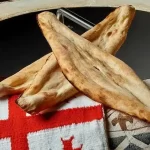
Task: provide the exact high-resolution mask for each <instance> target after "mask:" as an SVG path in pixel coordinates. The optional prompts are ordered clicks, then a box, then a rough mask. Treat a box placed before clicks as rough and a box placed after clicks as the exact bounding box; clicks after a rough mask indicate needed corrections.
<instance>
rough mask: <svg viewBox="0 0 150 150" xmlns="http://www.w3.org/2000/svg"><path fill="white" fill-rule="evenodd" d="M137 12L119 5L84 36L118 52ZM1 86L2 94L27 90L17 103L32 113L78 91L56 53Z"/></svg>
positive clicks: (59, 101) (108, 50) (113, 51)
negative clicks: (62, 67) (61, 66)
mask: <svg viewBox="0 0 150 150" xmlns="http://www.w3.org/2000/svg"><path fill="white" fill-rule="evenodd" d="M134 15H135V9H134V8H133V7H131V6H122V7H119V8H117V9H116V10H115V11H114V12H112V13H110V14H109V15H108V16H107V17H106V18H105V19H104V20H103V21H101V22H100V23H98V24H97V25H96V26H95V27H93V28H92V29H90V30H89V31H87V32H85V33H84V34H83V35H82V37H83V38H85V39H87V40H89V41H91V42H92V43H93V44H94V45H96V46H98V47H100V48H101V49H103V50H105V51H107V52H109V53H111V54H115V53H116V52H117V51H118V49H119V48H120V47H121V45H122V44H123V43H124V41H125V39H126V36H127V32H128V29H129V27H130V25H131V22H132V20H133V18H134ZM54 18H55V17H54ZM51 19H53V17H52V18H51ZM124 20H125V21H124ZM52 21H53V20H52ZM56 23H57V22H56ZM118 27H119V28H118ZM58 28H59V27H58ZM112 35H113V36H112ZM0 86H1V89H0V96H4V95H8V94H9V95H10V94H15V93H18V92H23V91H24V93H23V94H22V95H21V97H20V98H19V99H18V100H17V103H18V105H19V106H20V107H21V108H23V109H24V110H25V111H27V112H28V113H37V112H39V111H41V110H44V109H46V108H52V107H53V106H54V105H56V104H57V103H61V102H62V101H64V100H65V99H67V98H70V97H71V96H73V95H75V94H76V93H77V92H78V90H76V89H75V88H74V87H73V86H72V85H71V84H70V83H69V82H68V80H66V78H65V77H64V75H63V74H62V72H61V69H60V67H59V65H58V62H57V60H56V58H55V56H54V55H53V53H50V54H48V55H46V56H44V57H43V58H41V59H39V60H38V61H36V62H34V63H33V64H31V65H30V66H28V67H26V68H24V69H22V70H21V71H20V72H18V73H17V74H15V75H13V76H11V77H9V78H7V79H6V80H4V81H2V82H1V83H0ZM25 89H26V90H25Z"/></svg>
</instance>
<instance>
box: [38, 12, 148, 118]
mask: <svg viewBox="0 0 150 150" xmlns="http://www.w3.org/2000/svg"><path fill="white" fill-rule="evenodd" d="M38 19H39V24H40V27H41V29H42V31H43V34H44V36H45V37H46V39H47V41H48V43H49V44H50V46H51V48H52V50H53V53H54V54H55V56H56V58H57V60H58V63H59V65H60V67H61V70H62V72H63V73H64V75H65V76H66V78H67V79H68V80H69V81H70V82H71V83H72V84H73V85H74V86H75V87H76V88H77V89H78V90H79V91H81V92H83V93H84V94H85V95H87V96H88V97H90V98H92V99H93V100H95V101H97V102H101V103H103V104H104V105H106V106H109V107H111V108H113V109H116V110H120V111H122V112H125V113H127V114H130V115H133V116H137V117H139V118H141V119H145V120H147V121H150V90H149V89H148V87H147V86H146V85H145V84H144V82H143V81H141V80H140V78H139V77H138V76H137V75H136V74H135V73H134V71H133V70H132V69H131V68H130V67H129V66H127V65H126V64H125V63H124V62H122V61H121V60H119V59H118V58H116V57H114V56H112V55H111V54H109V53H108V52H106V51H104V50H103V49H101V48H98V47H96V46H95V45H93V44H92V43H91V42H89V41H88V40H86V39H84V38H83V37H81V36H79V35H77V34H76V33H74V32H73V31H71V30H70V29H69V28H67V27H66V26H64V25H63V24H62V23H60V22H59V21H58V20H57V19H56V17H55V16H54V15H53V14H52V13H49V12H43V13H41V14H40V15H39V16H38ZM123 21H124V22H126V18H125V19H124V20H123ZM58 27H59V28H58ZM118 29H119V27H118ZM111 36H113V35H111Z"/></svg>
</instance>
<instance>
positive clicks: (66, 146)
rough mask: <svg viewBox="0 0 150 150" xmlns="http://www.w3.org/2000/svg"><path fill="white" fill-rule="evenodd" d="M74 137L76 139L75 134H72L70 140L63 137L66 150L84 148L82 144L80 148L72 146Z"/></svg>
mask: <svg viewBox="0 0 150 150" xmlns="http://www.w3.org/2000/svg"><path fill="white" fill-rule="evenodd" d="M73 139H74V136H72V137H71V138H70V139H69V140H63V139H62V138H61V141H62V142H63V145H64V150H81V149H82V145H81V146H80V147H79V148H75V149H73V147H72V140H73Z"/></svg>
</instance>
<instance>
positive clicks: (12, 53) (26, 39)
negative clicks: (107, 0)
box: [0, 8, 150, 79]
mask: <svg viewBox="0 0 150 150" xmlns="http://www.w3.org/2000/svg"><path fill="white" fill-rule="evenodd" d="M71 10H73V11H74V12H76V13H77V14H79V15H81V16H83V17H85V18H86V19H88V20H90V21H91V22H93V23H95V24H96V23H98V22H99V21H101V20H102V19H104V18H105V17H106V16H107V15H108V14H109V13H110V12H111V11H112V10H113V9H112V8H76V9H71ZM52 12H54V13H55V12H56V10H53V11H52ZM36 14H37V13H32V14H27V15H23V16H19V17H15V18H11V19H8V20H5V21H2V22H0V76H10V75H12V74H14V73H16V72H17V71H19V70H20V69H22V68H23V67H25V66H26V65H28V64H30V63H32V62H33V61H35V60H37V59H38V58H40V57H41V56H43V55H45V54H47V53H48V52H50V51H51V50H50V47H49V45H48V44H47V42H46V40H45V38H44V37H43V35H42V33H41V31H40V29H39V27H38V25H37V22H36ZM66 24H67V25H69V26H71V27H72V29H73V30H74V31H76V32H77V33H78V34H82V33H83V32H85V29H83V28H81V27H78V26H77V25H76V24H72V23H69V22H68V21H66ZM117 57H119V58H120V59H122V60H123V61H125V62H126V63H127V64H128V65H129V66H131V67H132V68H133V69H134V70H135V72H136V73H137V74H138V75H139V76H140V77H141V78H142V79H146V78H150V69H149V64H150V14H149V13H147V12H141V11H137V12H136V16H135V19H134V21H133V23H132V26H131V28H130V30H129V33H128V38H127V40H126V42H125V43H124V45H123V46H122V47H121V49H120V51H119V52H118V53H117Z"/></svg>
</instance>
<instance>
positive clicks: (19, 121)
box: [0, 94, 108, 150]
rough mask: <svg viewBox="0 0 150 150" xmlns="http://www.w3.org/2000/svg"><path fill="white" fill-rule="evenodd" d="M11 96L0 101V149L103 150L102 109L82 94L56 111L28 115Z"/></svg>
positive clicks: (105, 141)
mask: <svg viewBox="0 0 150 150" xmlns="http://www.w3.org/2000/svg"><path fill="white" fill-rule="evenodd" d="M17 97H18V96H17V95H14V96H12V97H10V98H9V99H7V98H5V99H1V100H0V150H28V149H29V150H107V149H108V143H107V136H106V133H105V131H106V129H105V124H104V114H103V107H102V105H101V104H99V103H96V102H94V101H92V100H91V99H89V98H88V97H86V96H84V95H80V94H79V95H77V96H76V97H74V98H72V99H71V100H68V101H67V102H66V104H64V105H63V106H62V107H61V108H59V109H58V110H57V111H56V112H53V113H48V114H46V115H34V116H31V115H29V114H27V113H25V112H24V111H23V110H21V109H20V108H19V107H18V106H17V105H16V104H15V100H16V98H17Z"/></svg>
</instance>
